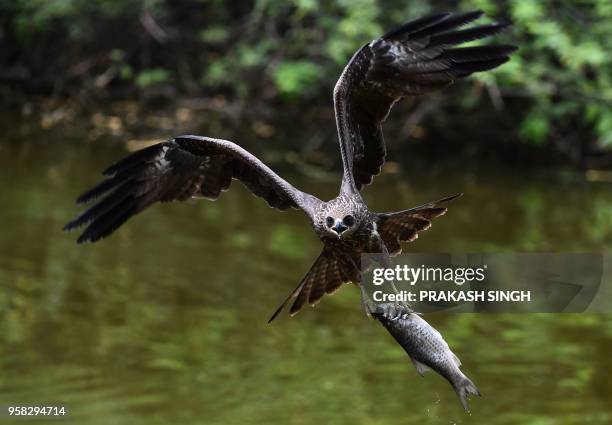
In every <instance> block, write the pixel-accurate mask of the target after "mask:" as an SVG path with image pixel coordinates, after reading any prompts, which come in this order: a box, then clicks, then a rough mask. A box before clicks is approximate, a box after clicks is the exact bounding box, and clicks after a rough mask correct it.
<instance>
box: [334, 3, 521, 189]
mask: <svg viewBox="0 0 612 425" xmlns="http://www.w3.org/2000/svg"><path fill="white" fill-rule="evenodd" d="M482 15H483V13H482V12H480V11H476V12H469V13H464V14H457V15H451V14H440V15H435V16H428V17H425V18H421V19H417V20H415V21H412V22H409V23H407V24H405V25H403V26H401V27H399V28H397V29H395V30H393V31H390V32H388V33H386V34H385V35H383V36H382V37H381V38H379V39H377V40H374V41H372V42H370V43H368V44H366V45H365V46H363V47H362V48H361V49H360V50H358V51H357V53H355V55H354V56H353V57H352V59H351V60H350V61H349V63H348V65H347V66H346V68H345V69H344V72H343V73H342V75H341V76H340V78H339V80H338V82H337V83H336V87H335V89H334V105H335V108H336V121H337V126H338V132H339V136H340V149H341V154H342V161H343V166H344V177H343V186H342V187H343V190H344V191H345V192H347V191H349V192H350V191H355V190H360V189H361V187H362V186H363V185H367V184H369V183H371V182H372V179H373V177H374V176H376V175H378V174H379V173H380V170H381V167H382V165H383V164H384V162H385V154H386V149H385V143H384V140H383V135H382V129H381V123H382V122H383V121H384V120H385V119H386V117H387V115H388V114H389V111H390V109H391V107H392V106H393V104H394V103H395V102H397V101H398V100H400V99H402V98H404V97H407V96H418V95H422V94H425V93H428V92H431V91H434V90H437V89H440V88H442V87H445V86H447V85H450V84H452V83H453V82H455V81H456V80H457V79H459V78H462V77H465V76H468V75H470V74H472V73H474V72H479V71H486V70H489V69H492V68H496V67H498V66H499V65H501V64H503V63H505V62H506V61H508V59H509V55H510V53H512V52H513V51H514V50H516V48H515V47H514V46H508V45H489V46H477V47H464V48H456V47H455V46H457V45H459V44H462V43H465V42H468V41H472V40H478V39H481V38H484V37H488V36H491V35H494V34H497V33H499V32H501V31H502V30H504V29H505V28H506V26H507V25H503V24H490V25H481V26H476V27H472V28H469V29H464V30H460V29H459V28H460V27H462V26H463V25H466V24H468V23H470V22H472V21H474V20H476V19H477V18H479V17H481V16H482Z"/></svg>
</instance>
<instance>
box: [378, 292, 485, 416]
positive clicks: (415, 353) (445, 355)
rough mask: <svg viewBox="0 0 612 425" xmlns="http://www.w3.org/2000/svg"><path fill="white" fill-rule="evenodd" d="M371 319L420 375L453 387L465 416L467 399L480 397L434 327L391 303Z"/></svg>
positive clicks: (467, 407)
mask: <svg viewBox="0 0 612 425" xmlns="http://www.w3.org/2000/svg"><path fill="white" fill-rule="evenodd" d="M372 316H373V317H374V318H375V319H377V320H378V321H379V322H380V323H381V324H382V325H383V326H384V327H385V328H386V329H387V331H388V332H389V333H390V334H391V335H392V336H393V338H395V340H396V341H397V342H398V344H399V345H401V346H402V348H403V349H404V351H405V352H406V354H408V356H409V357H410V359H411V360H412V362H413V363H414V366H415V367H416V370H417V372H418V373H419V375H421V376H423V375H424V374H425V372H427V371H428V370H434V371H435V372H437V373H438V374H440V375H442V376H443V377H444V378H445V379H446V380H447V381H448V382H449V383H450V384H451V386H452V387H453V389H454V390H455V392H456V393H457V396H459V400H460V401H461V404H462V406H463V408H464V409H465V411H466V412H469V411H470V410H469V406H468V398H469V397H470V396H472V395H477V396H480V391H479V390H478V388H477V387H476V385H474V383H473V382H472V381H471V380H470V379H469V378H468V377H467V376H465V374H464V373H463V372H462V371H461V370H460V369H459V367H460V366H461V361H460V360H459V358H458V357H457V356H456V355H455V353H453V352H452V351H451V349H450V348H449V346H448V344H447V343H446V341H445V340H444V338H442V335H441V334H440V332H438V331H437V330H436V329H435V328H434V327H433V326H431V325H430V324H429V323H427V322H426V321H425V320H424V319H423V318H422V317H421V316H420V315H418V314H417V313H414V312H412V311H409V310H407V309H406V308H405V307H404V306H402V305H399V304H394V303H385V304H379V305H378V306H377V307H376V310H375V311H374V312H373V313H372Z"/></svg>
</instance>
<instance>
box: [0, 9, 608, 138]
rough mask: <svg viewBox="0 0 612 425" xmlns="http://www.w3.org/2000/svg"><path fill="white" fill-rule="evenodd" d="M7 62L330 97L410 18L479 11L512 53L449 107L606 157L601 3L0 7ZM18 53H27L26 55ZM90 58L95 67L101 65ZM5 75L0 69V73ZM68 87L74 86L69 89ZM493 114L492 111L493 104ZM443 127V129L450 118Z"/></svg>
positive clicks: (131, 81) (133, 81) (50, 71)
mask: <svg viewBox="0 0 612 425" xmlns="http://www.w3.org/2000/svg"><path fill="white" fill-rule="evenodd" d="M0 4H1V5H2V6H1V7H2V9H4V10H6V11H8V14H6V15H5V17H4V18H3V20H4V22H5V23H6V24H7V26H6V28H7V30H6V36H5V37H4V38H3V39H0V46H1V47H2V49H3V51H7V52H8V54H7V55H6V56H5V57H7V58H10V57H15V56H19V53H18V52H21V56H19V57H21V61H22V63H21V64H20V66H22V67H25V68H27V69H29V70H30V73H31V74H35V75H43V76H45V73H47V75H46V77H47V78H48V81H49V90H56V88H57V87H58V86H61V87H62V88H63V89H64V90H68V89H69V88H70V86H69V85H58V84H57V81H56V80H57V76H58V74H64V73H65V72H64V71H65V70H66V69H71V68H72V67H75V66H76V67H77V69H80V68H79V64H83V63H84V64H89V63H90V62H91V63H94V64H95V65H94V66H90V67H88V68H86V72H83V73H82V74H76V75H77V77H78V78H77V79H75V78H74V75H75V74H71V75H72V76H71V78H72V80H71V81H73V82H74V81H80V83H81V84H83V85H86V84H84V83H86V82H87V80H88V79H94V78H96V77H97V76H99V75H101V74H104V72H105V71H107V69H108V67H109V66H111V65H114V66H115V67H116V68H117V69H118V72H116V73H115V74H114V75H116V76H117V78H115V80H114V81H112V84H111V88H112V86H113V85H115V86H117V85H130V86H132V87H133V88H135V89H140V90H143V89H146V88H147V87H149V86H151V85H154V84H159V83H167V82H170V81H172V82H173V83H175V84H176V85H177V87H178V88H179V89H180V90H184V91H190V92H191V93H190V94H193V92H194V91H198V90H202V91H204V90H205V91H206V92H219V91H225V92H226V93H227V94H229V95H232V96H235V97H247V98H249V100H252V99H262V96H265V97H268V99H269V98H270V97H274V96H280V97H283V98H285V99H286V100H288V101H290V102H296V103H299V102H303V101H304V100H302V98H303V95H305V94H308V95H309V96H308V98H312V97H313V96H321V97H322V96H325V97H327V96H329V91H330V89H331V87H333V84H334V82H335V79H336V78H337V76H338V74H339V72H340V71H341V70H342V67H343V66H344V64H345V63H346V61H347V60H348V58H349V57H350V56H351V55H352V53H353V52H354V51H355V50H356V49H357V48H359V47H360V46H361V45H362V44H363V43H365V42H367V41H369V40H371V39H374V38H376V37H378V36H379V35H380V34H381V33H382V32H383V31H385V30H388V29H389V28H392V27H394V26H396V25H399V24H401V23H403V22H405V21H407V20H410V19H413V18H415V17H417V16H420V15H423V14H427V13H432V12H435V11H441V10H471V9H477V8H478V9H483V10H484V11H485V12H487V14H488V15H489V18H487V19H493V20H509V21H512V22H513V23H514V27H513V29H512V31H511V32H510V33H508V34H505V35H504V36H502V39H503V41H504V42H509V43H513V44H516V45H518V46H520V50H519V51H518V52H517V53H516V54H515V55H513V59H512V61H511V62H510V63H508V64H506V65H504V66H503V67H501V68H499V69H497V70H495V71H494V72H490V73H484V74H478V75H477V76H476V77H475V78H476V79H477V80H478V81H479V83H480V84H481V85H482V86H481V87H484V88H485V89H487V90H469V85H468V84H464V87H465V88H464V92H463V93H462V95H461V96H457V97H456V99H452V100H451V101H452V102H455V105H456V106H458V107H463V108H469V109H470V113H471V114H477V111H476V109H477V108H482V109H483V110H486V108H487V107H488V106H486V105H485V106H483V102H482V99H481V97H482V96H481V93H484V94H487V93H489V94H490V95H491V96H492V97H494V96H497V97H499V98H500V99H501V104H505V105H506V107H507V108H508V109H507V110H506V114H507V115H510V116H511V117H512V122H513V123H515V128H516V129H517V131H516V135H515V136H514V137H515V139H516V140H522V141H525V142H531V143H535V144H540V145H542V144H548V145H556V144H559V141H563V142H565V143H566V144H572V143H574V144H575V143H578V144H585V145H586V144H595V145H597V146H598V147H599V148H601V149H612V108H610V103H611V102H612V55H610V52H612V37H610V32H611V30H612V28H611V22H612V4H611V3H610V1H609V0H584V1H581V2H576V1H572V0H542V1H537V2H536V1H525V0H463V1H461V2H459V5H457V4H456V2H450V1H448V0H436V1H434V2H430V1H426V0H390V1H385V2H382V1H377V0H355V1H349V0H331V1H327V2H317V1H315V0H255V1H254V2H253V4H247V3H242V2H241V3H240V5H238V4H236V5H233V4H230V2H226V1H222V0H216V1H211V2H199V1H195V0H193V1H185V2H181V3H180V5H179V4H176V3H174V2H170V1H169V0H103V1H99V2H88V1H84V0H44V1H43V0H30V1H26V0H17V1H13V2H9V1H8V0H3V1H1V2H0ZM23 52H27V53H26V54H24V53H23ZM101 58H102V59H101ZM3 65H5V64H3ZM79 78H80V80H79ZM498 104H500V102H498ZM448 119H449V120H452V119H453V118H452V117H449V118H448Z"/></svg>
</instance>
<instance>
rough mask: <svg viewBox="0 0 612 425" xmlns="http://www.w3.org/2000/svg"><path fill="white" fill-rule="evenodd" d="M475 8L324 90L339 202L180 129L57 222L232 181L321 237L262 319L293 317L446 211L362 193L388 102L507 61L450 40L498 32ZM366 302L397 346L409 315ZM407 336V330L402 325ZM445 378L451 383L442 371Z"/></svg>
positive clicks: (107, 224) (448, 17)
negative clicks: (373, 204) (298, 216)
mask: <svg viewBox="0 0 612 425" xmlns="http://www.w3.org/2000/svg"><path fill="white" fill-rule="evenodd" d="M482 15H483V13H482V12H480V11H475V12H468V13H462V14H450V13H443V14H437V15H433V16H427V17H423V18H420V19H417V20H414V21H411V22H408V23H406V24H404V25H402V26H400V27H399V28H396V29H394V30H392V31H390V32H388V33H386V34H384V35H383V36H382V37H380V38H378V39H376V40H373V41H371V42H369V43H367V44H365V45H364V46H363V47H361V48H360V49H359V50H358V51H357V52H356V53H355V54H354V55H353V57H352V58H351V59H350V61H349V62H348V64H347V65H346V68H345V69H344V71H343V72H342V74H341V76H340V78H339V79H338V81H337V83H336V86H335V88H334V94H333V98H334V108H335V115H336V124H337V129H338V140H339V143H340V154H341V157H342V165H343V174H342V181H341V184H340V190H339V194H338V196H337V197H336V198H334V199H331V200H329V201H323V200H320V199H319V198H317V197H316V196H314V195H312V194H309V193H305V192H302V191H300V190H299V189H297V188H295V187H294V186H293V185H291V184H290V183H289V182H287V181H286V180H284V179H283V178H281V177H280V176H279V175H277V174H276V173H275V172H274V171H272V170H271V169H270V168H269V167H268V166H266V165H265V164H264V163H263V162H261V161H260V160H259V159H258V158H256V157H255V156H253V155H252V154H250V153H249V152H247V151H246V150H245V149H243V148H242V147H240V146H238V145H237V144H235V143H233V142H230V141H227V140H221V139H215V138H210V137H202V136H192V135H187V136H178V137H174V138H172V139H169V140H167V141H165V142H162V143H159V144H156V145H153V146H150V147H148V148H145V149H143V150H140V151H138V152H135V153H133V154H131V155H129V156H127V157H126V158H124V159H122V160H120V161H119V162H117V163H115V164H114V165H111V166H110V167H109V168H107V169H106V170H105V171H104V173H103V174H104V176H105V177H106V178H105V179H104V180H103V181H102V182H101V183H99V184H98V185H96V186H94V187H93V188H91V189H90V190H88V191H87V192H85V193H84V194H82V195H81V196H80V197H79V198H78V199H77V202H78V203H86V202H89V201H94V200H97V201H96V202H95V203H94V204H93V205H92V206H90V207H89V208H88V209H87V210H85V211H84V212H82V213H81V214H80V215H78V216H77V217H76V218H75V219H74V220H72V221H70V222H69V223H68V224H67V225H66V226H65V230H74V229H77V228H80V227H82V226H86V228H85V230H84V231H83V233H82V234H81V235H80V237H79V238H78V242H79V243H81V242H95V241H98V240H100V239H102V238H104V237H106V236H108V235H110V234H111V233H112V232H114V231H115V230H116V229H118V228H119V227H120V226H121V225H122V224H124V223H125V222H126V221H127V220H128V219H130V218H131V217H132V216H134V215H136V214H138V213H140V212H141V211H143V210H145V209H146V208H148V207H149V206H151V205H153V204H155V203H157V202H169V201H185V200H187V199H190V198H209V199H213V200H214V199H217V198H218V197H219V196H220V194H221V192H223V191H225V190H227V189H229V187H230V184H231V182H232V180H233V179H235V180H239V181H240V182H242V183H243V184H244V185H245V186H246V187H247V188H248V189H249V190H250V191H251V192H253V194H255V195H256V196H258V197H260V198H263V199H264V200H265V201H266V202H267V203H268V204H269V205H270V206H271V207H273V208H276V209H278V210H287V209H290V208H295V209H299V210H301V211H302V212H303V213H304V214H305V215H306V217H307V218H308V219H309V220H310V222H311V224H312V226H313V229H314V231H315V233H316V234H317V235H318V236H319V238H320V239H321V241H322V242H323V249H322V252H321V254H320V255H319V257H318V258H317V259H316V260H315V262H314V264H313V266H312V267H311V269H310V270H309V271H308V272H307V273H306V275H305V276H304V278H303V279H302V280H301V281H300V283H299V284H298V285H297V287H296V288H295V289H294V290H293V291H291V293H290V294H289V296H288V297H287V299H286V300H285V302H283V303H282V305H281V306H280V307H279V308H278V310H277V311H276V312H275V313H274V315H273V316H272V318H271V319H270V321H271V320H272V319H274V317H276V315H277V314H278V313H279V312H280V311H281V310H282V308H283V307H284V306H285V305H286V304H287V303H289V302H292V304H291V307H290V309H289V312H290V314H291V315H293V314H295V313H297V312H298V311H300V309H301V308H302V307H303V306H304V305H305V304H310V305H314V304H316V303H317V302H318V301H319V300H321V298H322V297H323V296H324V295H325V294H331V293H333V292H335V291H336V290H337V289H339V288H340V287H341V286H342V284H343V283H350V282H352V283H355V284H358V285H359V283H360V281H361V272H360V270H361V268H360V260H361V254H367V253H382V254H383V258H385V259H388V258H390V257H391V256H394V255H397V254H398V253H400V251H401V243H402V242H410V241H412V240H414V239H416V237H417V234H418V233H419V232H421V231H423V230H426V229H428V228H429V227H430V226H431V221H432V220H433V219H435V218H437V217H439V216H441V215H443V214H444V213H446V211H447V209H446V207H445V206H444V204H445V203H446V202H448V201H450V200H451V199H453V198H455V197H456V196H457V195H455V196H449V197H445V198H442V199H440V200H438V201H435V202H430V203H427V204H425V205H422V206H419V207H416V208H411V209H407V210H403V211H396V212H383V213H377V212H374V211H371V210H370V209H369V208H368V207H367V205H366V204H365V203H364V201H363V199H362V197H361V194H360V190H361V189H362V188H363V187H364V186H365V185H368V184H370V183H371V182H372V179H373V177H374V176H376V175H378V174H379V173H380V171H381V168H382V166H383V164H384V162H385V156H386V149H385V143H384V140H383V134H382V129H381V124H382V122H383V121H385V119H386V118H387V115H388V114H389V111H390V109H391V107H392V106H393V105H394V104H395V102H397V101H399V100H401V99H403V98H406V97H414V96H419V95H422V94H426V93H429V92H432V91H434V90H437V89H440V88H443V87H446V86H448V85H450V84H452V83H454V82H455V81H457V80H458V79H460V78H463V77H466V76H468V75H470V74H472V73H474V72H480V71H486V70H490V69H493V68H496V67H498V66H500V65H502V64H503V63H505V62H506V61H508V60H509V55H510V53H512V52H513V51H514V50H515V47H513V46H508V45H486V46H473V47H458V46H459V45H460V44H462V43H466V42H469V41H473V40H479V39H483V38H485V37H488V36H492V35H495V34H497V33H499V32H501V31H502V30H504V29H505V28H506V25H504V24H489V25H480V26H471V27H469V28H466V29H464V28H462V27H464V26H466V25H467V24H469V23H471V22H473V21H474V20H476V19H478V18H479V17H481V16H482ZM366 307H368V309H369V311H368V312H369V313H371V314H372V315H373V316H374V317H376V318H379V321H380V322H381V323H382V324H383V325H385V327H386V328H387V329H388V330H389V332H391V333H392V335H394V336H395V337H396V339H397V340H398V342H400V344H401V341H400V340H401V335H400V334H401V332H400V331H401V323H404V322H406V323H407V322H410V320H407V317H408V316H406V315H405V314H404V316H402V314H396V313H393V314H391V313H386V312H387V311H390V310H393V309H389V308H385V309H382V310H380V309H378V310H377V309H376V308H375V307H374V306H371V305H370V306H368V305H366ZM412 322H414V321H412ZM423 322H424V321H423ZM425 323H426V322H425ZM406 326H407V325H406ZM419 326H421V324H420V322H419ZM398 329H400V331H398ZM419 329H421V328H419ZM431 329H432V330H433V328H431ZM398 332H400V334H398ZM404 332H412V330H411V329H410V328H408V327H404ZM433 332H436V333H437V331H435V330H433ZM398 335H399V336H398ZM437 335H439V333H438V334H437ZM439 339H440V340H441V336H440V338H439ZM442 343H443V344H438V347H441V348H440V349H442V350H447V349H448V345H446V343H445V342H444V341H443V340H442ZM403 346H404V348H405V349H406V351H407V352H408V354H409V355H411V357H412V359H413V360H414V361H415V364H417V365H419V364H421V366H422V365H423V364H425V365H427V366H430V367H432V368H434V369H436V365H435V364H433V365H432V364H427V362H428V360H427V359H426V357H424V356H421V357H419V359H420V360H418V359H417V358H416V357H415V356H414V352H412V353H411V351H410V349H409V348H407V345H405V344H403ZM448 352H449V353H450V350H448ZM451 354H452V353H451ZM449 356H450V355H449ZM452 356H454V354H453V355H452ZM449 358H450V357H449ZM454 359H456V356H454ZM454 359H453V362H454ZM417 360H418V361H417ZM457 362H458V359H457ZM430 363H431V362H430ZM436 370H437V371H438V372H440V371H439V370H438V369H436ZM457 370H458V365H457ZM419 371H421V369H419ZM440 373H441V372H440ZM443 375H444V374H443ZM462 376H463V375H462ZM447 379H449V381H450V382H451V384H453V386H456V385H455V384H456V383H453V381H452V379H451V378H448V377H447ZM466 379H467V378H466ZM468 381H469V380H468ZM469 384H471V382H469ZM457 385H459V384H457ZM466 385H467V384H466ZM472 385H473V384H472ZM455 389H456V390H457V388H455ZM457 392H458V393H459V395H460V397H461V398H462V402H463V401H464V397H463V396H465V395H467V394H469V393H475V392H477V390H475V387H474V388H473V389H471V388H467V387H466V389H464V391H463V392H464V394H463V396H462V395H461V393H460V391H458V390H457ZM464 405H465V403H464Z"/></svg>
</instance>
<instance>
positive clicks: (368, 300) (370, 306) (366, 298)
mask: <svg viewBox="0 0 612 425" xmlns="http://www.w3.org/2000/svg"><path fill="white" fill-rule="evenodd" d="M359 289H360V290H361V307H362V308H363V310H364V311H365V312H366V314H367V315H368V317H372V314H374V313H375V312H376V307H377V304H376V303H375V302H374V300H373V299H372V297H370V294H368V292H367V291H366V288H365V287H364V285H361V284H360V285H359Z"/></svg>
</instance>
